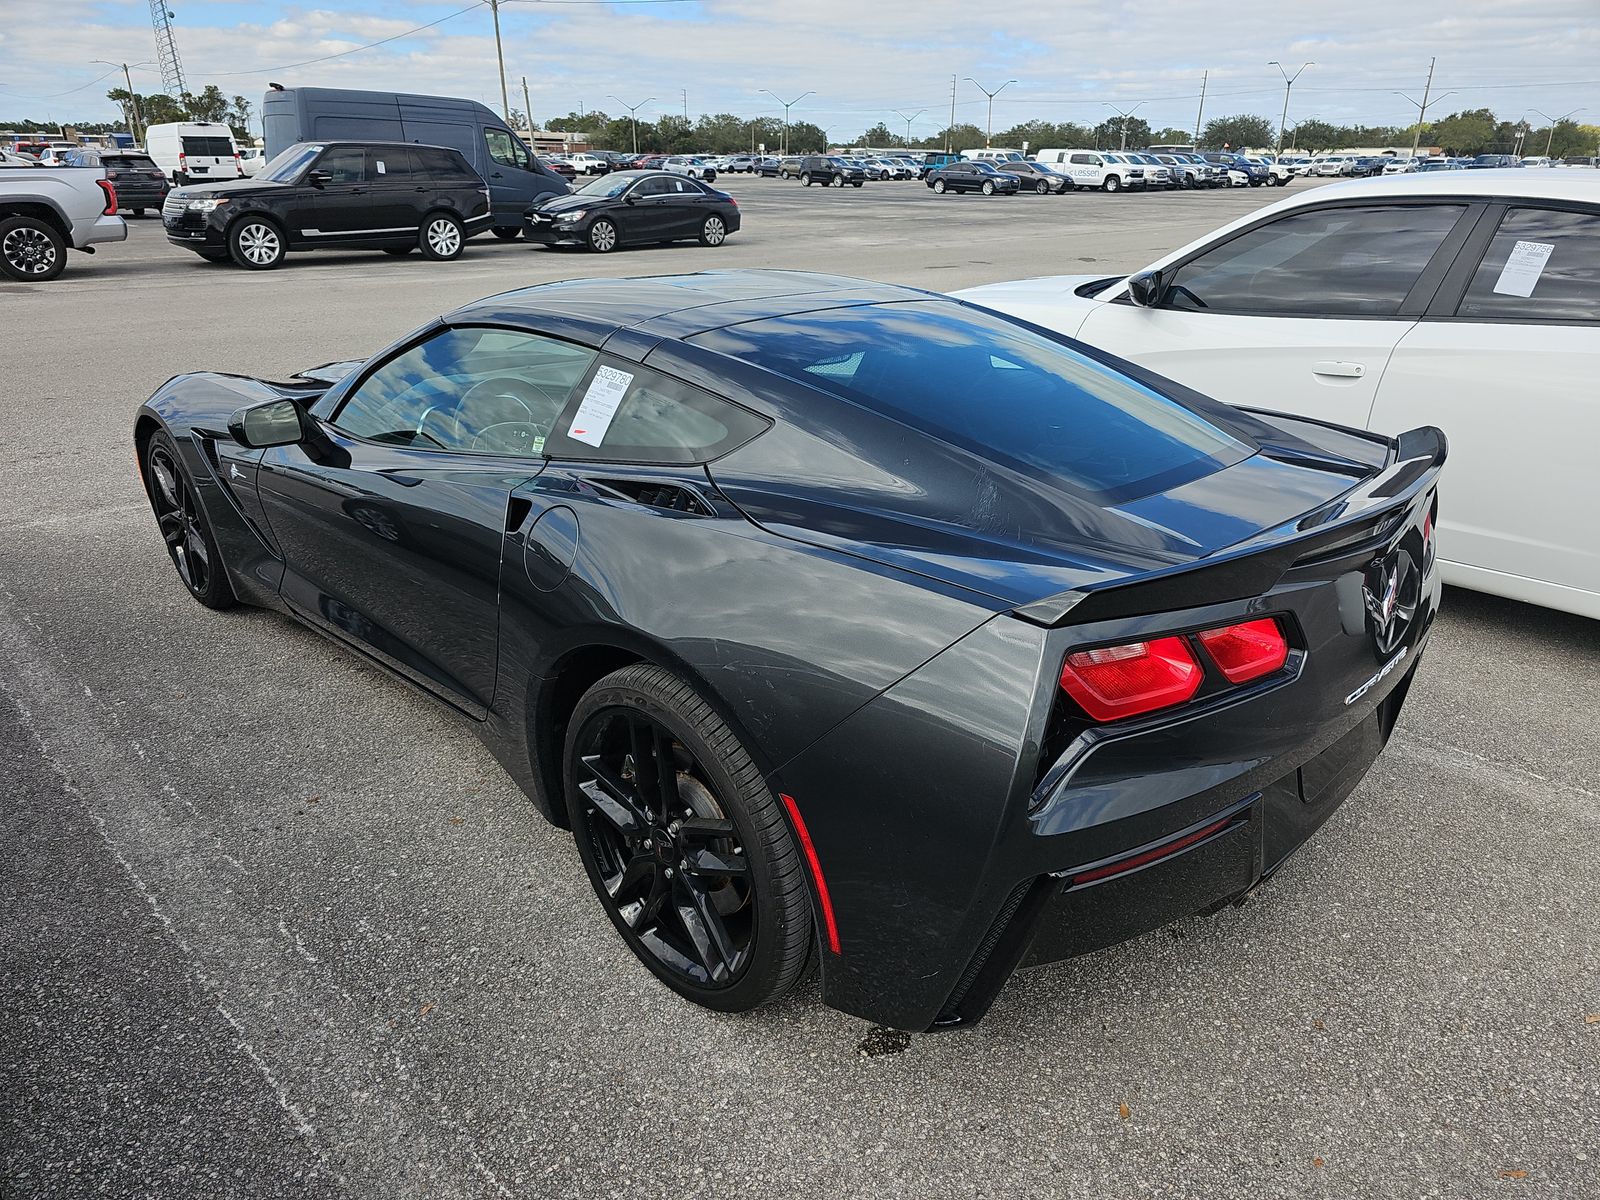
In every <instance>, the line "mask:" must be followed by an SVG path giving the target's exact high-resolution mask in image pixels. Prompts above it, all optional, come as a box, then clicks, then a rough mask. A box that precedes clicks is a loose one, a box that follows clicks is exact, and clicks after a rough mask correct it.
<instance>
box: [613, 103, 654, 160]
mask: <svg viewBox="0 0 1600 1200" xmlns="http://www.w3.org/2000/svg"><path fill="white" fill-rule="evenodd" d="M606 99H608V100H615V101H616V102H617V103H618V104H620V105H622V107H623V108H625V109H627V110H628V119H629V120H630V121H632V122H633V156H634V157H635V158H637V157H638V156H639V110H640V109H641V108H643V107H644V106H645V105H646V104H649V103H650V100H654V99H655V97H654V96H651V97H650V100H641V101H639V103H637V104H629V103H628V102H627V101H626V100H624V99H623V98H622V97H621V96H613V95H612V94H611V93H610V92H607V93H606Z"/></svg>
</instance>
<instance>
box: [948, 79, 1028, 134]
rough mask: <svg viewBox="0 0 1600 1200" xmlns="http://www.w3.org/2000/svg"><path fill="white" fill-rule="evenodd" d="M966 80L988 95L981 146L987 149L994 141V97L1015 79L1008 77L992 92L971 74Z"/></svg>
mask: <svg viewBox="0 0 1600 1200" xmlns="http://www.w3.org/2000/svg"><path fill="white" fill-rule="evenodd" d="M967 82H968V83H970V84H971V85H972V86H973V87H975V88H977V89H978V90H979V91H980V92H982V93H983V94H984V95H985V96H987V97H989V124H988V125H987V127H985V129H984V131H983V148H984V149H985V150H987V149H989V143H991V142H992V141H994V98H995V97H996V96H998V95H999V94H1000V93H1001V92H1003V91H1005V90H1006V89H1007V88H1008V87H1010V86H1011V85H1012V84H1013V83H1015V82H1016V80H1015V79H1008V80H1006V81H1005V82H1004V83H1002V84H1001V85H1000V86H999V87H997V88H995V90H994V91H992V92H991V91H990V90H989V89H988V88H986V87H984V86H983V84H981V83H979V82H978V81H977V80H976V79H974V78H973V77H972V76H971V75H968V76H967ZM951 123H952V124H954V120H953V119H952V121H951Z"/></svg>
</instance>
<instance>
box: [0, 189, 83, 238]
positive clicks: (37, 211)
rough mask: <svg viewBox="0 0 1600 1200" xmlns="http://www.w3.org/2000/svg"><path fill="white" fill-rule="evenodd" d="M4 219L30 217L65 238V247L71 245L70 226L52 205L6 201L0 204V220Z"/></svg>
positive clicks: (40, 201) (36, 202) (29, 201)
mask: <svg viewBox="0 0 1600 1200" xmlns="http://www.w3.org/2000/svg"><path fill="white" fill-rule="evenodd" d="M6 217H32V218H33V219H34V220H35V221H43V222H44V223H45V224H46V225H48V226H50V228H52V229H54V230H55V231H56V232H57V233H59V234H60V235H61V236H62V237H63V238H65V239H66V242H67V245H69V246H70V245H72V224H71V223H70V222H69V221H68V220H67V219H66V218H65V217H63V216H62V215H61V211H60V210H59V209H57V208H56V207H55V205H53V204H46V203H44V202H43V201H42V200H38V201H35V200H18V201H14V202H13V201H8V202H6V203H5V204H0V220H4V219H5V218H6Z"/></svg>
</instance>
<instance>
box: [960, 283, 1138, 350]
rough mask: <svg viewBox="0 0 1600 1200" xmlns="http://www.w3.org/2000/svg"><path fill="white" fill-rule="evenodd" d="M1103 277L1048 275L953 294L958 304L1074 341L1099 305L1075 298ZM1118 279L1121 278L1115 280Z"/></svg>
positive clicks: (1085, 297) (1081, 297)
mask: <svg viewBox="0 0 1600 1200" xmlns="http://www.w3.org/2000/svg"><path fill="white" fill-rule="evenodd" d="M1104 278H1106V277H1105V276H1104V275H1047V276H1044V277H1043V278H1040V279H1016V280H1012V281H1011V282H1009V283H986V284H983V285H981V286H979V287H974V288H963V289H962V290H961V291H959V292H952V293H951V295H953V296H954V297H955V298H956V299H957V300H965V301H967V302H968V303H969V304H978V305H981V306H983V307H984V308H992V309H994V310H995V311H996V312H1001V313H1005V314H1006V315H1007V316H1012V317H1020V318H1021V319H1022V320H1024V321H1031V322H1032V323H1033V324H1035V325H1041V326H1043V327H1044V328H1046V329H1053V330H1055V331H1056V332H1058V333H1064V334H1066V335H1067V336H1068V337H1076V336H1077V335H1078V330H1079V329H1080V328H1081V327H1082V325H1083V322H1084V321H1085V319H1087V317H1088V316H1089V314H1090V313H1091V312H1093V311H1094V306H1095V305H1096V304H1099V303H1100V301H1099V300H1097V299H1094V298H1093V297H1089V296H1080V295H1078V289H1079V288H1080V287H1082V286H1083V285H1084V284H1086V283H1093V282H1095V281H1096V280H1097V279H1104ZM1118 278H1121V276H1118Z"/></svg>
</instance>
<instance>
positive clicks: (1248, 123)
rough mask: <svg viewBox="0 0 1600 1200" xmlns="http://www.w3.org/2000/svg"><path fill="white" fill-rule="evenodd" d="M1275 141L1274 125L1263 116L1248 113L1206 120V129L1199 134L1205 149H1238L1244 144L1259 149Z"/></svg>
mask: <svg viewBox="0 0 1600 1200" xmlns="http://www.w3.org/2000/svg"><path fill="white" fill-rule="evenodd" d="M1277 141H1278V127H1277V126H1276V125H1274V124H1273V123H1272V122H1271V121H1268V120H1267V119H1266V118H1265V117H1255V116H1250V115H1248V114H1240V115H1239V116H1234V117H1217V118H1216V119H1215V120H1212V121H1207V122H1206V130H1205V132H1204V133H1203V134H1201V135H1200V144H1201V145H1202V146H1204V147H1205V148H1206V149H1207V150H1222V149H1228V150H1239V149H1241V148H1243V147H1246V146H1250V147H1254V148H1257V149H1259V148H1260V147H1262V146H1273V145H1276V144H1277Z"/></svg>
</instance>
